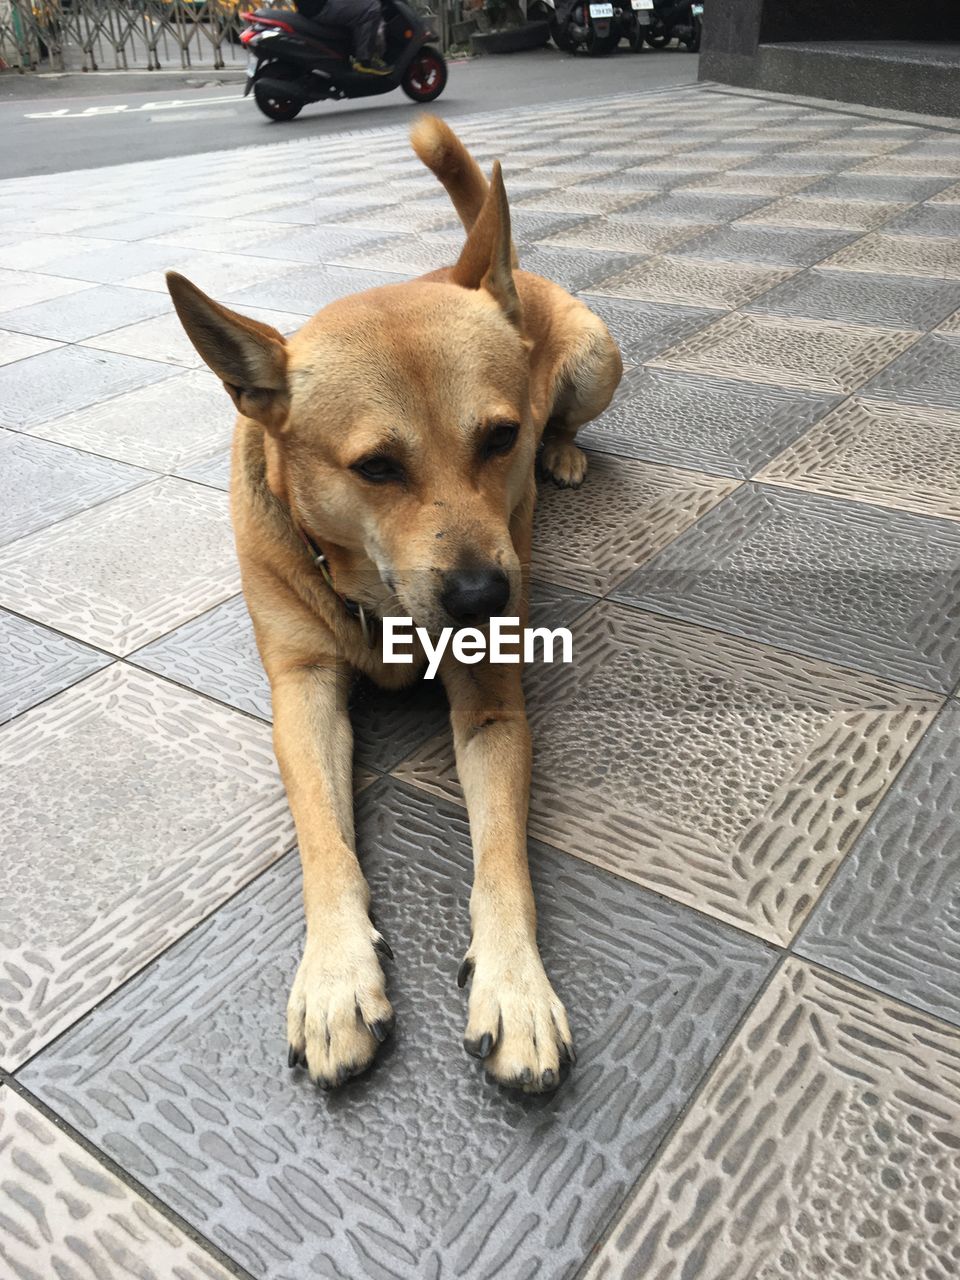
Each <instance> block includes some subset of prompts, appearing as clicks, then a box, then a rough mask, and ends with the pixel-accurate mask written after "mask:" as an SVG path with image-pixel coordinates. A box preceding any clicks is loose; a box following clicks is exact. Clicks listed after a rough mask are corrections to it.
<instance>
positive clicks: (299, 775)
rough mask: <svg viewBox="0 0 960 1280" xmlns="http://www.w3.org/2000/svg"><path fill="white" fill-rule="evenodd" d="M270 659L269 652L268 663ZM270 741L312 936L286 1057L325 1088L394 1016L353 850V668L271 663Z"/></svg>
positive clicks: (366, 1051) (366, 1054)
mask: <svg viewBox="0 0 960 1280" xmlns="http://www.w3.org/2000/svg"><path fill="white" fill-rule="evenodd" d="M269 667H270V663H269V661H268V670H269ZM270 677H271V681H270V682H271V688H272V693H273V717H274V731H273V736H274V746H275V749H276V753H277V759H278V761H279V763H280V770H281V773H282V774H283V780H284V783H285V784H286V788H287V798H288V800H289V801H290V808H291V810H292V811H293V817H294V822H295V823H296V827H297V836H298V839H299V843H300V861H301V864H302V866H303V900H304V907H305V910H306V917H307V940H306V946H305V948H304V953H303V959H302V960H301V962H300V967H299V969H298V970H297V976H296V978H295V979H294V983H293V989H292V991H291V992H290V1000H289V1003H288V1005H287V1037H288V1040H289V1044H290V1063H291V1065H293V1064H294V1063H296V1062H300V1063H301V1064H302V1063H304V1062H305V1064H306V1066H307V1067H308V1068H309V1071H310V1075H311V1077H312V1078H313V1079H314V1080H315V1081H316V1083H317V1084H319V1085H321V1086H322V1087H324V1088H330V1087H332V1086H334V1085H339V1084H342V1083H343V1081H344V1080H346V1079H347V1078H348V1077H350V1076H353V1075H356V1074H358V1073H359V1072H360V1071H362V1070H363V1069H364V1068H365V1067H366V1066H368V1065H369V1063H370V1062H371V1060H372V1059H373V1057H374V1055H375V1053H376V1051H377V1046H378V1044H379V1043H380V1042H381V1041H383V1040H384V1039H385V1038H386V1036H387V1034H388V1033H389V1030H390V1028H391V1026H392V1023H393V1010H392V1009H391V1007H390V1002H389V1001H388V999H387V993H386V985H385V982H384V976H383V970H382V969H381V967H380V961H379V958H378V955H377V951H378V949H379V950H381V951H387V953H389V949H388V948H387V947H386V944H385V943H384V941H383V939H382V938H381V937H380V934H379V933H378V932H377V930H376V929H375V928H374V926H373V924H372V922H371V920H370V917H369V906H370V890H369V887H368V886H367V882H366V880H365V879H364V877H363V873H362V872H361V870H360V865H359V863H358V862H357V857H356V853H355V852H354V833H353V782H352V773H353V761H352V756H353V734H352V731H351V728H350V719H349V715H348V712H347V685H348V679H349V677H348V674H347V673H346V672H345V671H341V670H338V669H329V668H325V667H317V666H292V667H290V666H284V668H283V669H281V670H274V671H271V672H270Z"/></svg>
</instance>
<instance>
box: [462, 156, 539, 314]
mask: <svg viewBox="0 0 960 1280" xmlns="http://www.w3.org/2000/svg"><path fill="white" fill-rule="evenodd" d="M515 265H516V255H515V253H514V250H513V241H512V240H511V238H510V205H509V204H508V203H507V192H506V189H505V187H504V185H503V174H502V173H501V171H500V161H499V160H497V161H494V165H493V173H492V174H491V177H490V186H489V188H488V189H487V195H486V199H485V200H484V202H483V205H482V206H481V208H480V212H479V213H478V214H477V220H476V222H475V223H474V224H473V226H472V227H471V228H470V234H469V235H468V236H467V243H466V244H465V245H464V246H463V252H462V253H461V254H460V258H459V260H458V262H457V265H456V266H455V267H454V268H453V271H452V272H451V276H450V278H451V280H452V281H453V283H454V284H459V285H463V287H464V288H465V289H485V290H486V291H487V293H489V294H492V295H493V297H494V298H496V300H497V302H499V304H500V307H501V310H502V311H503V313H504V315H506V317H507V319H508V320H510V321H511V323H512V324H514V325H516V327H517V328H518V329H520V328H522V322H523V313H522V310H521V307H520V298H519V296H518V295H517V286H516V283H515V281H514V279H513V268H514V266H515Z"/></svg>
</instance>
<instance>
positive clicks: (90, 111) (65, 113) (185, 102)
mask: <svg viewBox="0 0 960 1280" xmlns="http://www.w3.org/2000/svg"><path fill="white" fill-rule="evenodd" d="M240 101H241V96H240V92H239V91H238V92H236V93H231V94H230V96H229V97H222V98H171V99H169V100H168V101H166V102H140V103H137V104H136V105H135V106H130V105H129V104H127V103H125V102H123V103H118V104H113V105H111V106H106V107H84V109H83V110H82V111H71V110H70V108H69V107H60V108H59V109H58V110H56V111H30V112H27V113H26V114H25V115H24V117H23V118H24V119H25V120H94V119H96V118H97V117H102V116H117V115H131V114H133V113H134V112H139V111H151V112H153V111H176V110H178V109H180V108H182V107H190V108H191V109H192V108H194V107H209V106H214V105H218V104H220V103H222V102H240Z"/></svg>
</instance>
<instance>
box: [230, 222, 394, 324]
mask: <svg viewBox="0 0 960 1280" xmlns="http://www.w3.org/2000/svg"><path fill="white" fill-rule="evenodd" d="M393 229H395V228H393ZM274 266H276V264H274ZM404 278H405V277H404V276H403V275H397V274H394V273H392V272H388V271H359V270H351V269H350V268H349V267H327V266H319V267H298V268H297V269H296V270H295V271H292V272H290V271H287V272H283V273H282V274H275V275H274V276H273V277H272V278H271V279H269V280H264V281H263V282H262V283H261V284H255V285H249V286H247V287H245V288H239V289H237V290H236V292H234V293H224V294H223V295H222V297H220V298H219V299H218V301H220V302H224V303H226V305H227V306H229V307H233V306H237V307H241V308H242V309H243V310H244V312H245V313H249V312H250V308H251V307H272V308H274V309H276V310H278V311H292V312H299V313H300V314H301V315H307V316H310V315H313V313H314V312H315V311H319V310H320V308H321V307H325V306H326V305H327V303H328V302H336V300H337V299H338V298H345V297H346V296H347V294H348V293H359V292H360V291H361V290H363V289H376V288H377V287H378V286H380V285H382V284H396V283H397V282H398V281H399V280H403V279H404Z"/></svg>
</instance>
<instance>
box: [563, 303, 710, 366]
mask: <svg viewBox="0 0 960 1280" xmlns="http://www.w3.org/2000/svg"><path fill="white" fill-rule="evenodd" d="M582 301H583V302H585V303H586V304H587V306H588V307H589V308H590V310H591V311H595V312H596V314H597V315H598V316H599V317H600V319H601V320H603V322H604V323H605V324H606V326H607V328H608V329H609V330H610V332H611V334H612V335H613V338H614V341H615V342H616V343H617V345H618V346H619V348H620V350H621V352H622V354H623V357H624V359H625V360H635V361H642V360H649V359H651V358H652V357H653V356H655V355H658V354H659V353H660V352H661V351H665V350H666V349H667V348H668V347H672V346H673V344H674V343H677V342H680V341H681V340H682V339H683V338H685V337H687V335H688V334H692V333H696V332H697V330H698V329H702V328H703V327H704V325H706V324H707V322H708V321H710V320H715V319H716V315H717V313H716V310H708V309H707V308H705V307H684V306H670V305H669V304H665V303H654V302H638V301H635V300H630V301H627V300H624V299H620V298H605V297H603V296H601V295H599V294H594V293H584V295H583V298H582Z"/></svg>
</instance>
